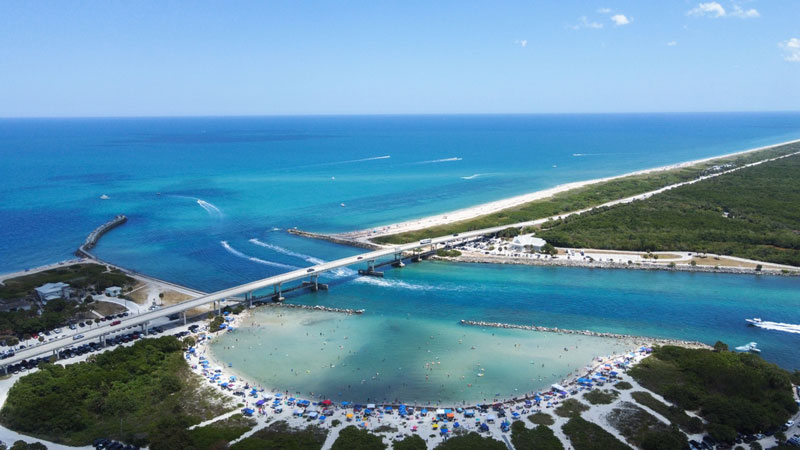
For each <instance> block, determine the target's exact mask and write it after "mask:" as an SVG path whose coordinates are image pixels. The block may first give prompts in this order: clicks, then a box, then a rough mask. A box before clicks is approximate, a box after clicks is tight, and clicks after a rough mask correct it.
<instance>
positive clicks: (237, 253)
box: [219, 241, 299, 270]
mask: <svg viewBox="0 0 800 450" xmlns="http://www.w3.org/2000/svg"><path fill="white" fill-rule="evenodd" d="M219 243H220V244H222V247H223V248H225V250H227V251H228V253H230V254H232V255H234V256H238V257H239V258H242V259H247V260H249V261H253V262H255V263H259V264H263V265H265V266H272V267H278V268H281V269H290V270H294V269H299V267H295V266H290V265H288V264H281V263H277V262H273V261H265V260H263V259H261V258H256V257H255V256H250V255H246V254H244V253H242V252H240V251H239V250H236V249H235V248H233V247H231V246H230V244H228V241H219Z"/></svg>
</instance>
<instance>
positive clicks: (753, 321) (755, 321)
mask: <svg viewBox="0 0 800 450" xmlns="http://www.w3.org/2000/svg"><path fill="white" fill-rule="evenodd" d="M744 321H745V322H747V323H749V324H750V325H753V326H758V325H759V324H760V323H761V318H759V317H753V318H752V319H744Z"/></svg>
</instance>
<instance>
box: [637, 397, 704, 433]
mask: <svg viewBox="0 0 800 450" xmlns="http://www.w3.org/2000/svg"><path fill="white" fill-rule="evenodd" d="M631 396H632V397H633V399H634V400H636V402H637V403H639V404H642V405H644V406H647V407H648V408H650V409H652V410H653V411H655V412H657V413H659V414H661V415H662V416H664V418H665V419H667V420H669V421H670V423H672V424H674V425H677V426H679V427H681V429H682V430H683V431H685V432H687V433H692V434H694V433H701V432H702V431H703V429H704V428H705V427H704V425H703V421H702V420H700V419H699V418H698V417H690V416H689V415H688V414H686V412H685V411H683V410H682V409H680V408H678V407H677V406H669V405H667V404H666V403H664V402H661V401H659V400H657V399H656V398H655V397H653V396H652V395H650V393H649V392H642V391H637V392H631Z"/></svg>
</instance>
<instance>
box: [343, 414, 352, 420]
mask: <svg viewBox="0 0 800 450" xmlns="http://www.w3.org/2000/svg"><path fill="white" fill-rule="evenodd" d="M345 417H347V418H348V419H352V418H353V413H347V415H346V416H345Z"/></svg>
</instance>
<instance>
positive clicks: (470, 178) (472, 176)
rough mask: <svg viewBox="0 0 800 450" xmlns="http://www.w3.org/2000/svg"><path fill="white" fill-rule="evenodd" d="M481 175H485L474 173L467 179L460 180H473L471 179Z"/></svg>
mask: <svg viewBox="0 0 800 450" xmlns="http://www.w3.org/2000/svg"><path fill="white" fill-rule="evenodd" d="M483 175H486V174H485V173H474V174H472V175H470V176H468V177H461V179H462V180H473V179H475V178H478V177H480V176H483Z"/></svg>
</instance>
